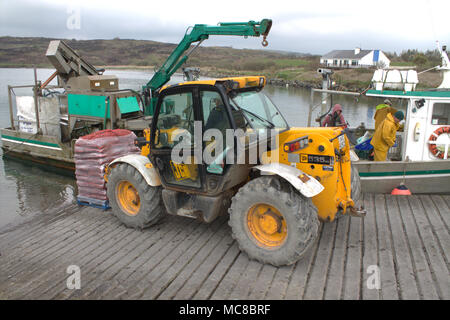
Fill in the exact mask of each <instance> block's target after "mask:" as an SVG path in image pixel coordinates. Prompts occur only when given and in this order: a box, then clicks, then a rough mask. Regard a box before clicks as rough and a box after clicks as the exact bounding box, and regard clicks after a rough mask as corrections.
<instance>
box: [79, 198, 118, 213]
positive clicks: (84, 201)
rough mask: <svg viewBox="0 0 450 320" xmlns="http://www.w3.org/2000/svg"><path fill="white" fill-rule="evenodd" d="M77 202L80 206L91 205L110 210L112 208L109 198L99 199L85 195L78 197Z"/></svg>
mask: <svg viewBox="0 0 450 320" xmlns="http://www.w3.org/2000/svg"><path fill="white" fill-rule="evenodd" d="M77 203H78V204H79V205H80V206H89V207H93V208H98V209H102V210H108V209H110V208H111V207H110V206H109V201H108V200H99V199H94V198H88V197H83V196H78V197H77Z"/></svg>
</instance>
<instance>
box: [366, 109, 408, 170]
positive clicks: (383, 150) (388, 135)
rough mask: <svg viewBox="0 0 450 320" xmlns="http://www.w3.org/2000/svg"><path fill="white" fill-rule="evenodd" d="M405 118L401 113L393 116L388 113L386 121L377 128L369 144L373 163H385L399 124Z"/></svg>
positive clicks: (398, 112)
mask: <svg viewBox="0 0 450 320" xmlns="http://www.w3.org/2000/svg"><path fill="white" fill-rule="evenodd" d="M404 118H405V115H404V114H403V112H402V111H397V112H396V113H394V115H392V114H390V113H388V114H387V116H386V119H384V121H383V122H382V123H381V124H380V125H379V126H378V128H377V129H376V130H375V134H374V135H373V138H372V141H371V142H370V144H371V145H372V146H373V149H374V161H386V157H387V153H388V151H389V148H390V147H392V146H393V145H394V144H395V135H396V133H397V130H398V129H399V127H400V125H399V122H400V121H402V120H403V119H404Z"/></svg>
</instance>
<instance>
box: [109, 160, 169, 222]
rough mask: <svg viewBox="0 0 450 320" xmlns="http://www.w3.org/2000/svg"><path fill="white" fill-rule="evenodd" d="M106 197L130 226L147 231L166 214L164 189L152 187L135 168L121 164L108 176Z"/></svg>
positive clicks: (122, 219) (120, 217)
mask: <svg viewBox="0 0 450 320" xmlns="http://www.w3.org/2000/svg"><path fill="white" fill-rule="evenodd" d="M107 195H108V199H109V202H110V206H111V208H112V211H113V213H114V215H115V216H116V217H117V218H118V219H119V220H120V221H121V222H122V223H123V224H125V225H126V226H127V227H130V228H135V229H144V228H147V227H150V226H151V225H153V224H155V223H157V222H158V221H159V220H160V219H161V217H162V216H163V214H164V208H163V205H162V201H161V187H152V186H149V185H148V184H147V182H146V181H145V179H144V178H143V177H142V175H141V174H140V173H139V171H138V170H136V169H135V168H134V167H133V166H130V165H129V164H126V163H122V164H119V165H117V166H116V167H114V168H113V169H112V171H111V173H110V175H109V177H108V183H107Z"/></svg>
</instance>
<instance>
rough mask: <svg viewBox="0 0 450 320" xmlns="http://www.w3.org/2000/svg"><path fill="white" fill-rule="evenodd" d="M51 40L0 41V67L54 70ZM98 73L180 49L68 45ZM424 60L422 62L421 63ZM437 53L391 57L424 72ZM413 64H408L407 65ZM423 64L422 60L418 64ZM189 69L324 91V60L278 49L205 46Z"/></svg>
mask: <svg viewBox="0 0 450 320" xmlns="http://www.w3.org/2000/svg"><path fill="white" fill-rule="evenodd" d="M51 40H55V39H51V38H30V37H28V38H22V37H0V67H32V66H33V65H36V66H37V67H49V68H50V67H52V66H51V64H50V63H49V62H48V60H47V58H46V57H45V53H46V51H47V47H48V44H49V42H50V41H51ZM64 41H66V43H67V44H68V45H69V46H71V47H72V48H74V49H75V50H76V51H77V52H78V53H80V54H81V56H83V57H84V58H86V59H87V61H89V62H90V63H92V64H93V65H94V66H96V67H101V66H107V67H109V68H111V67H114V66H115V67H130V68H133V67H141V68H147V67H148V68H151V69H154V68H157V67H159V66H161V65H162V64H163V62H164V61H165V60H166V59H167V57H168V56H169V55H170V54H171V53H172V51H173V50H174V49H175V47H176V44H171V43H163V42H156V41H147V40H129V39H112V40H75V39H73V40H64ZM422 56H423V57H422ZM434 56H435V53H433V52H431V53H428V52H427V53H424V54H422V53H420V52H417V51H411V50H408V51H405V52H404V53H402V55H400V56H397V55H395V56H393V55H391V59H392V64H393V65H403V64H416V65H418V66H419V67H420V69H422V70H423V69H425V68H426V67H428V65H429V64H435V61H434V60H435V59H434ZM406 58H408V59H406ZM419 58H420V59H419ZM186 66H192V67H200V69H201V74H202V75H204V76H212V77H219V76H229V75H233V76H237V75H254V74H255V73H257V74H258V75H264V76H266V77H267V78H268V79H269V80H270V82H271V83H273V84H279V85H285V84H286V83H289V84H291V85H293V86H299V87H305V86H306V87H310V86H313V87H319V86H320V85H321V79H322V78H321V76H320V75H318V74H317V72H316V70H317V68H319V67H320V66H319V56H314V55H310V54H303V53H295V52H286V51H278V50H274V49H269V48H266V49H261V50H250V49H233V48H231V47H207V46H201V47H199V48H197V49H196V51H195V52H194V53H193V54H192V55H191V56H190V58H189V59H188V61H187V63H186ZM372 74H373V70H369V69H359V70H336V71H335V74H334V76H333V80H334V81H335V82H336V84H337V87H341V88H342V89H346V90H357V91H361V90H363V89H365V88H366V87H367V86H368V85H369V84H370V80H371V77H372ZM419 80H420V82H421V84H420V85H421V86H425V87H435V86H436V85H437V84H439V83H440V75H439V73H437V72H429V73H424V74H423V75H422V74H421V75H420V79H419Z"/></svg>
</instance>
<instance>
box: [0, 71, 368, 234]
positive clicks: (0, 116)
mask: <svg viewBox="0 0 450 320" xmlns="http://www.w3.org/2000/svg"><path fill="white" fill-rule="evenodd" d="M53 71H54V70H52V69H39V70H38V79H39V80H42V81H45V80H46V79H47V78H48V77H49V76H50V75H51V74H52V73H53ZM106 74H115V75H117V76H118V77H119V84H120V88H121V89H125V88H130V89H135V90H138V89H139V88H140V87H141V86H142V85H143V84H145V83H146V82H147V81H148V80H149V79H150V78H151V75H152V73H150V72H146V71H140V70H139V71H137V70H111V71H109V72H106ZM33 79H34V77H33V70H32V69H2V68H0V126H1V127H8V126H9V111H8V92H7V86H8V85H27V84H32V83H33V81H34V80H33ZM180 81H182V78H181V77H180V76H177V77H174V78H173V80H172V81H171V82H172V83H176V82H180ZM15 93H16V94H17V95H31V90H29V89H16V90H15ZM265 93H266V94H267V95H268V96H269V97H270V98H271V99H272V100H273V101H274V102H275V104H276V105H277V106H278V107H279V108H280V110H281V112H282V113H283V114H284V116H285V118H286V120H287V121H288V123H289V124H290V125H291V126H306V125H307V119H308V108H309V104H310V90H308V89H297V88H279V87H267V88H265ZM319 101H320V95H319V94H316V98H315V103H318V102H319ZM333 103H340V104H342V106H343V107H344V116H345V118H346V120H347V121H348V122H349V123H350V125H351V126H352V127H355V126H357V125H359V124H360V122H365V123H366V126H368V127H373V120H372V118H373V109H374V108H373V107H374V104H373V103H371V104H370V107H369V105H368V102H367V99H361V100H359V101H358V100H355V98H353V97H344V96H341V97H335V98H333ZM318 111H320V107H319V108H318V109H317V111H316V112H315V113H314V114H313V119H314V118H315V117H316V116H317V114H318ZM1 152H2V151H1ZM75 199H76V184H75V181H74V178H71V177H68V176H64V175H60V174H56V173H52V172H48V171H47V170H43V169H42V168H40V167H36V166H33V165H30V164H23V163H20V162H17V161H14V160H10V159H5V158H3V157H1V158H0V228H2V227H4V226H5V225H8V224H17V223H19V222H21V221H23V220H24V219H26V218H27V217H31V216H33V215H36V214H39V213H41V212H44V211H48V210H57V209H58V208H60V207H62V206H65V205H67V204H69V203H72V202H74V201H75Z"/></svg>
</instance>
